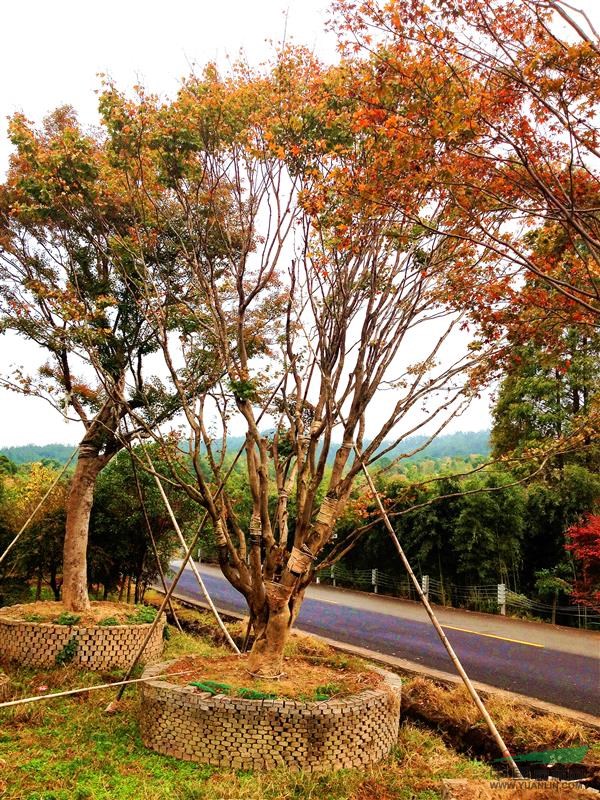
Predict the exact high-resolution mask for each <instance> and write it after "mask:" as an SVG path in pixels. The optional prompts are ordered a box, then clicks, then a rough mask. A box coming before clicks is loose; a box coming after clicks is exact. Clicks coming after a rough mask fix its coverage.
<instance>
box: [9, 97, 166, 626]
mask: <svg viewBox="0 0 600 800" xmlns="http://www.w3.org/2000/svg"><path fill="white" fill-rule="evenodd" d="M9 134H10V138H11V141H12V144H13V145H14V148H15V151H14V153H13V155H12V156H11V160H10V167H9V170H8V174H7V177H6V180H5V181H4V183H3V184H2V185H1V186H0V330H1V331H3V332H5V331H16V332H17V333H18V334H20V335H22V336H24V337H26V338H27V339H29V340H30V341H32V342H34V343H35V344H37V345H38V346H39V347H40V348H41V349H42V350H43V351H45V352H46V354H47V356H48V361H47V362H46V363H45V364H44V365H43V366H42V367H41V369H40V370H39V373H38V374H37V375H29V374H25V373H24V372H23V371H22V370H21V369H16V370H15V372H14V374H13V375H11V376H5V377H4V378H3V380H2V383H3V385H4V386H8V387H9V388H12V389H14V390H16V391H20V392H22V393H24V394H25V395H32V394H33V395H37V396H40V397H43V398H44V399H46V400H47V401H48V402H49V403H51V404H52V405H53V406H54V407H55V408H57V409H58V410H59V411H60V412H61V413H63V414H64V415H65V416H68V415H71V416H70V418H76V419H79V420H80V421H81V422H82V423H83V426H84V428H85V433H84V436H83V438H82V440H81V442H80V445H79V452H78V458H77V462H76V466H75V471H74V474H73V477H72V480H71V486H70V492H69V498H68V502H67V514H66V535H65V544H64V558H63V585H62V598H63V602H64V603H65V605H66V606H67V608H69V609H71V610H76V611H80V610H84V609H85V608H86V607H88V605H89V599H88V595H87V576H86V549H87V541H88V526H89V517H90V510H91V507H92V501H93V493H94V486H95V482H96V478H97V476H98V474H99V472H100V471H101V470H102V469H103V467H104V466H105V465H106V464H107V463H108V462H109V461H110V459H111V458H112V457H113V456H114V455H115V454H116V453H117V452H118V451H119V450H120V449H121V448H123V447H124V446H125V444H127V443H128V442H129V441H131V440H132V438H133V437H134V436H135V435H136V430H135V428H132V427H131V424H130V423H131V417H130V416H129V409H130V408H132V407H133V408H137V409H138V410H141V409H142V407H143V412H142V413H143V414H144V416H145V420H146V422H149V421H152V422H153V423H154V422H156V423H158V422H159V421H161V420H164V419H168V418H169V417H170V416H171V414H172V413H173V411H174V410H175V408H176V407H175V406H173V405H172V403H171V401H170V399H169V397H168V396H167V395H165V393H164V392H163V391H162V388H161V384H160V382H159V381H158V379H156V378H153V377H152V376H150V377H146V375H145V371H146V370H145V364H146V360H147V357H148V356H150V355H151V354H152V352H153V351H154V350H156V344H155V342H154V340H153V338H152V335H151V332H150V330H149V328H148V325H147V324H146V321H145V317H144V315H143V314H142V313H141V312H140V308H139V302H138V301H139V298H140V292H139V291H137V290H136V271H135V264H136V261H135V257H134V256H135V255H139V254H140V252H143V249H144V245H143V243H140V242H138V241H137V240H133V239H132V224H133V223H134V221H135V220H134V218H133V207H132V206H131V205H128V202H127V198H128V194H127V191H126V190H127V187H126V186H125V185H124V184H123V179H122V175H121V174H120V173H119V170H118V165H116V164H115V163H114V162H113V161H112V160H111V154H110V153H109V151H108V150H107V149H106V146H105V140H104V138H103V137H102V135H101V134H98V133H93V132H86V131H84V130H83V129H82V128H81V126H80V125H79V124H78V122H77V119H76V116H75V114H74V112H73V111H72V109H70V108H61V109H58V110H57V111H55V112H54V113H53V114H52V115H50V116H49V117H48V118H47V119H46V121H45V123H44V125H43V127H42V128H41V129H39V130H38V129H36V128H35V127H34V126H33V125H32V124H30V123H29V122H28V121H27V120H26V119H25V118H24V117H23V116H22V115H20V114H18V115H16V116H14V117H13V118H12V119H11V121H10V126H9ZM136 211H139V208H137V207H136ZM142 397H143V399H142Z"/></svg>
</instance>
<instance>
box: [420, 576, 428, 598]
mask: <svg viewBox="0 0 600 800" xmlns="http://www.w3.org/2000/svg"><path fill="white" fill-rule="evenodd" d="M421 590H422V592H423V594H424V595H425V597H426V598H427V599H428V600H429V575H423V577H422V578H421Z"/></svg>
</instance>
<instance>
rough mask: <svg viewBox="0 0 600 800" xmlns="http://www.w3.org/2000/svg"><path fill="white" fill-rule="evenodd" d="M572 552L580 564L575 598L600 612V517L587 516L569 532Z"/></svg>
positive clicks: (569, 546) (574, 593)
mask: <svg viewBox="0 0 600 800" xmlns="http://www.w3.org/2000/svg"><path fill="white" fill-rule="evenodd" d="M567 535H568V537H569V539H570V542H569V544H567V550H570V551H571V552H572V553H573V555H574V556H575V558H576V559H577V561H578V562H579V563H580V566H581V572H580V576H579V577H578V578H577V580H576V581H575V587H574V590H573V595H572V596H573V598H574V599H575V600H576V601H577V602H578V603H582V604H583V605H586V606H590V607H591V608H595V609H599V610H600V516H595V515H593V514H588V515H586V517H585V519H584V521H583V522H582V523H581V524H580V525H572V526H571V527H570V528H569V530H568V531H567Z"/></svg>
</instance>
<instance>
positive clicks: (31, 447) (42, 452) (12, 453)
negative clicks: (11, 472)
mask: <svg viewBox="0 0 600 800" xmlns="http://www.w3.org/2000/svg"><path fill="white" fill-rule="evenodd" d="M74 449H75V445H74V444H24V445H21V446H20V447H2V448H0V455H3V456H6V457H7V458H10V460H11V461H12V462H13V464H29V463H31V462H32V461H43V460H44V459H49V460H51V461H58V463H59V464H66V463H67V461H68V460H69V456H70V455H71V453H72V452H73V450H74Z"/></svg>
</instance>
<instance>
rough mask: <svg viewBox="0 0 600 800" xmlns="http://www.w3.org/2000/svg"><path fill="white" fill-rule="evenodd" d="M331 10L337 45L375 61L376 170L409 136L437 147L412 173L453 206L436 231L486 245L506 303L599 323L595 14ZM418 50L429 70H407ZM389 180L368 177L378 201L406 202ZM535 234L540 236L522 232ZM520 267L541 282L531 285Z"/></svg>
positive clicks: (522, 6) (598, 48) (548, 5)
mask: <svg viewBox="0 0 600 800" xmlns="http://www.w3.org/2000/svg"><path fill="white" fill-rule="evenodd" d="M334 8H335V11H336V14H335V16H334V21H335V26H336V28H337V29H338V32H339V35H340V40H341V43H342V47H343V49H344V50H345V51H346V52H349V53H351V52H353V51H358V52H359V53H360V52H363V53H368V54H369V57H370V58H374V59H376V60H377V61H378V63H379V76H378V78H379V80H378V85H377V91H376V92H373V91H372V90H371V88H370V87H369V88H367V90H366V91H363V92H362V93H361V97H362V102H363V105H364V109H365V112H364V113H365V114H366V115H369V116H370V118H372V119H374V120H375V119H376V120H377V122H378V124H379V125H380V126H381V129H382V131H384V133H385V138H383V137H382V143H383V145H384V148H385V152H383V153H382V154H381V156H380V158H381V159H382V163H383V164H390V166H392V167H393V159H394V157H395V156H394V151H395V150H397V149H400V150H404V149H405V148H406V136H407V134H409V133H410V132H411V131H412V130H415V131H416V134H417V140H418V141H423V140H424V134H425V133H426V132H429V134H430V136H429V140H430V142H431V145H432V146H433V145H434V144H435V145H436V152H435V158H434V159H425V160H422V161H420V162H419V164H418V167H417V172H418V179H420V180H427V181H429V182H430V185H431V186H432V187H435V188H436V190H437V192H439V193H441V194H443V195H444V196H445V197H446V198H447V200H448V202H450V203H451V204H452V207H453V212H454V213H453V216H452V217H448V218H446V219H445V220H444V222H445V225H444V226H434V227H435V228H436V230H438V231H440V232H443V233H445V235H447V236H450V237H457V238H459V239H462V240H468V241H470V242H472V243H473V244H474V245H475V246H476V247H477V248H479V252H480V253H481V255H482V257H483V258H485V259H486V261H487V263H488V267H489V274H488V278H487V280H488V285H490V286H491V285H493V286H494V289H495V292H496V293H497V294H498V296H502V297H503V298H504V299H505V301H506V302H507V303H510V304H513V305H515V306H519V307H524V306H525V305H528V306H530V307H531V306H535V307H538V308H539V309H541V310H542V311H543V312H547V311H548V310H549V309H550V310H552V309H553V310H558V311H559V312H560V314H561V315H562V316H563V319H564V317H565V316H568V318H569V320H570V321H571V322H572V323H575V324H578V323H580V322H586V323H590V324H593V325H597V323H598V314H599V312H600V283H599V281H600V250H599V245H600V228H599V218H598V213H597V208H598V198H599V197H600V191H599V189H600V173H599V170H598V167H599V156H600V138H599V130H598V120H597V114H596V108H597V105H598V99H599V92H600V45H599V41H598V35H597V33H596V31H595V30H594V28H593V26H592V25H591V23H590V21H589V19H588V18H587V17H586V16H585V15H584V14H582V12H575V11H573V10H572V8H571V6H569V5H568V4H566V3H562V2H560V0H556V1H554V0H553V1H552V2H547V0H518V2H517V1H516V0H433V2H428V3H424V2H421V0H415V2H411V3H409V4H405V3H400V2H396V1H394V0H390V2H387V3H385V4H379V3H376V2H373V0H364V2H354V0H339V2H336V3H335V6H334ZM415 52H418V53H419V54H420V56H421V70H411V69H410V67H407V60H408V61H410V55H411V54H413V53H415ZM407 78H408V79H409V80H410V86H411V95H410V97H411V102H410V103H407V102H406V96H405V94H404V93H403V89H404V87H406V79H407ZM394 174H395V173H394V169H393V168H392V169H390V170H385V169H379V170H373V171H371V172H370V174H369V181H368V189H369V192H370V194H371V196H372V197H373V198H374V201H375V200H376V201H378V202H380V203H387V204H392V205H394V204H398V203H399V202H402V201H401V200H398V198H397V194H396V187H395V183H394ZM365 183H366V182H365ZM415 221H417V222H420V223H422V224H425V225H428V226H430V227H431V226H432V225H434V223H433V222H432V220H430V219H428V218H427V217H426V216H423V215H419V216H415ZM532 231H535V232H536V237H535V238H536V239H537V242H536V241H535V240H534V239H532V237H531V236H529V235H524V234H530V233H531V232H532ZM544 238H545V239H546V240H547V241H548V242H549V244H548V245H547V246H545V247H541V246H539V245H540V239H544ZM523 272H525V273H527V274H529V275H530V276H532V277H534V278H535V279H536V280H534V281H530V282H529V285H528V286H527V287H526V290H525V291H521V289H522V282H521V277H520V276H521V274H522V273H523ZM465 277H466V276H465ZM469 292H470V294H465V293H463V297H464V299H466V300H467V301H469V298H470V300H471V301H472V300H473V299H475V300H476V301H477V302H479V303H481V305H482V315H487V318H488V320H489V319H490V310H491V308H490V306H488V305H487V304H486V303H485V300H486V297H488V298H489V297H490V294H489V292H488V293H487V294H486V293H485V292H483V293H482V294H481V295H480V296H479V297H477V296H476V295H475V294H474V293H473V288H472V287H471V288H470V290H469Z"/></svg>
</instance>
